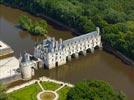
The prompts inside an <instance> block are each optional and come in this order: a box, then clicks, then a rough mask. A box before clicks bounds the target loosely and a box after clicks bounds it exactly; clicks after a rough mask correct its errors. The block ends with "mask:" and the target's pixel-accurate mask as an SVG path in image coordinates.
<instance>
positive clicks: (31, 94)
mask: <svg viewBox="0 0 134 100" xmlns="http://www.w3.org/2000/svg"><path fill="white" fill-rule="evenodd" d="M40 83H41V85H42V87H43V88H44V89H45V90H53V91H54V90H56V89H58V88H59V87H60V86H62V85H60V84H56V83H53V82H40ZM69 89H70V87H68V86H64V87H63V88H61V89H60V90H59V91H57V93H58V94H59V100H66V97H67V93H68V91H69ZM41 91H42V90H41V88H40V87H39V85H38V84H37V83H36V84H32V85H29V86H27V87H24V88H22V89H19V90H17V91H14V92H12V93H9V94H8V95H9V97H10V99H11V100H37V99H36V97H37V94H38V93H39V92H41Z"/></svg>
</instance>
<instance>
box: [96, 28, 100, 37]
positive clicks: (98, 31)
mask: <svg viewBox="0 0 134 100" xmlns="http://www.w3.org/2000/svg"><path fill="white" fill-rule="evenodd" d="M96 31H97V33H98V35H99V34H100V28H99V27H96Z"/></svg>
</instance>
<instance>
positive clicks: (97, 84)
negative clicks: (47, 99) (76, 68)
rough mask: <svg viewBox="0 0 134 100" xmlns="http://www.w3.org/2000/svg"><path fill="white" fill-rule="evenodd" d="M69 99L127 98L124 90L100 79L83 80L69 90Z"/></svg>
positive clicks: (105, 99) (114, 99) (123, 99)
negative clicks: (120, 90)
mask: <svg viewBox="0 0 134 100" xmlns="http://www.w3.org/2000/svg"><path fill="white" fill-rule="evenodd" d="M67 100H126V96H125V95H124V94H123V93H122V92H118V91H115V90H114V89H113V88H112V86H111V85H110V84H109V83H107V82H105V81H99V80H91V81H81V82H79V83H77V84H76V85H75V87H74V88H72V89H70V91H69V92H68V96H67Z"/></svg>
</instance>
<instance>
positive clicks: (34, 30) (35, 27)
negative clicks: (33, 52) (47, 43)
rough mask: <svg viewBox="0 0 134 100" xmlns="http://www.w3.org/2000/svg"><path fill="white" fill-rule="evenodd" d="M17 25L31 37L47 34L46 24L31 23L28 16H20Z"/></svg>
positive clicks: (42, 22)
mask: <svg viewBox="0 0 134 100" xmlns="http://www.w3.org/2000/svg"><path fill="white" fill-rule="evenodd" d="M19 25H20V26H21V27H22V28H23V29H24V30H27V31H29V32H30V33H31V34H33V35H44V34H46V33H47V22H46V21H43V20H41V21H32V20H31V19H30V18H28V16H21V17H20V19H19Z"/></svg>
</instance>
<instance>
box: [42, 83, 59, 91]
mask: <svg viewBox="0 0 134 100" xmlns="http://www.w3.org/2000/svg"><path fill="white" fill-rule="evenodd" d="M41 85H42V86H43V88H44V89H45V90H56V89H57V88H59V87H60V85H59V84H56V83H53V82H41Z"/></svg>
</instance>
